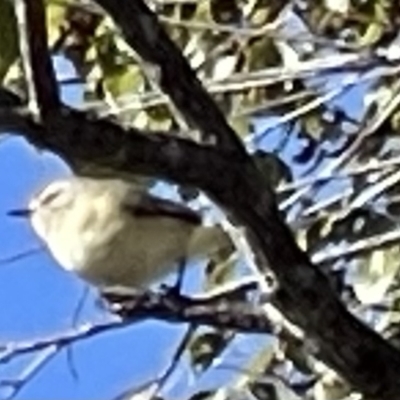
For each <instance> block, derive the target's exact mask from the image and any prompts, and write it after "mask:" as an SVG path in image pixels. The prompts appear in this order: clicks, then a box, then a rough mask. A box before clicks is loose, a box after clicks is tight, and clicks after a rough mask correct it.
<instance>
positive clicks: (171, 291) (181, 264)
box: [161, 258, 186, 298]
mask: <svg viewBox="0 0 400 400" xmlns="http://www.w3.org/2000/svg"><path fill="white" fill-rule="evenodd" d="M185 271H186V258H182V259H180V260H179V261H178V271H177V276H176V281H175V283H174V284H173V285H172V286H168V285H166V284H161V290H162V291H164V292H165V294H166V295H167V296H173V297H176V298H179V297H182V285H183V279H184V277H185Z"/></svg>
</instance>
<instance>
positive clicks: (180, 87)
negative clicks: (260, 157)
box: [96, 0, 245, 157]
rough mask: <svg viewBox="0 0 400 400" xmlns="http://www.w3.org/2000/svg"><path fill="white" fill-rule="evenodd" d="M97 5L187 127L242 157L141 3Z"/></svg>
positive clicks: (214, 107)
mask: <svg viewBox="0 0 400 400" xmlns="http://www.w3.org/2000/svg"><path fill="white" fill-rule="evenodd" d="M96 2H97V3H98V4H99V5H101V6H102V7H103V8H104V9H105V10H106V11H107V13H109V15H110V16H111V17H112V18H113V19H114V21H115V23H116V25H117V26H118V27H119V28H120V29H121V30H122V33H123V35H124V37H125V40H126V41H127V43H128V44H129V45H130V46H131V47H132V48H133V49H134V50H135V51H136V52H137V53H138V54H139V55H140V56H141V57H142V58H143V59H144V60H145V61H146V62H148V63H150V64H151V67H153V68H154V69H155V71H156V74H155V75H156V77H157V78H158V84H159V86H160V88H161V89H162V90H163V91H164V92H165V93H166V94H168V96H169V97H170V98H171V100H172V101H173V102H174V104H175V106H176V107H177V108H178V110H179V111H180V112H181V113H182V115H183V116H184V117H185V118H186V121H187V122H188V124H189V125H190V126H194V127H196V128H198V129H199V130H200V131H201V133H202V134H203V137H204V138H205V139H206V140H205V141H206V142H210V140H209V139H208V138H211V139H212V140H214V141H215V140H216V142H217V144H218V145H219V146H220V147H221V148H222V149H224V150H225V151H232V152H235V153H236V155H237V157H241V156H243V157H245V151H244V148H243V146H242V143H241V142H240V140H239V138H238V136H237V135H236V133H235V131H234V130H233V129H232V128H231V127H230V126H229V125H228V123H227V122H226V119H225V117H224V115H223V114H222V112H221V111H220V110H219V109H218V107H217V105H216V104H215V102H214V101H213V99H212V97H211V96H210V95H209V94H208V93H207V92H206V90H205V89H204V87H203V86H202V84H201V83H200V81H199V80H198V79H197V77H196V74H195V73H194V71H193V70H192V69H191V67H190V66H189V64H188V62H187V61H186V59H185V58H184V57H183V55H182V52H181V51H180V50H179V49H178V48H177V46H176V45H175V44H174V43H173V42H172V41H171V39H170V38H169V37H168V35H167V34H166V32H165V30H164V28H163V27H162V26H161V24H160V23H159V21H158V19H157V16H156V15H155V14H154V13H153V12H152V11H151V10H150V9H149V8H148V7H147V5H146V4H145V3H144V1H142V0H135V1H127V0H123V1H115V0H97V1H96ZM207 139H208V140H207Z"/></svg>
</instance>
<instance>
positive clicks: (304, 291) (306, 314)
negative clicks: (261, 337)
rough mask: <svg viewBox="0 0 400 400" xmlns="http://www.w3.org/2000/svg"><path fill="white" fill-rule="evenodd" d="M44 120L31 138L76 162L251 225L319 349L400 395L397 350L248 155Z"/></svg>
mask: <svg viewBox="0 0 400 400" xmlns="http://www.w3.org/2000/svg"><path fill="white" fill-rule="evenodd" d="M47 122H48V124H47V126H46V127H45V128H46V131H47V133H46V134H45V135H43V134H38V133H37V132H32V133H31V134H29V135H27V134H26V132H25V135H26V137H28V138H29V139H30V140H31V141H32V142H33V143H34V144H35V145H36V146H38V147H44V148H46V149H48V150H50V151H53V152H55V153H57V154H58V155H60V156H61V157H63V158H64V159H66V160H67V161H68V162H69V163H70V164H71V165H73V166H75V167H76V168H79V165H80V164H82V163H89V164H95V165H96V166H99V167H103V168H107V169H110V170H112V171H114V172H115V173H116V174H118V173H121V172H123V173H125V174H126V173H142V174H145V175H155V176H159V177H162V178H165V179H168V180H173V181H176V182H178V183H183V184H189V185H194V186H197V187H199V188H201V189H203V190H204V191H205V192H206V193H208V194H209V195H210V196H211V197H212V198H214V199H215V200H216V201H217V202H218V203H219V204H221V205H222V206H223V207H224V209H225V210H226V211H227V212H228V213H230V214H231V215H232V216H234V217H235V220H236V221H237V222H238V223H239V224H241V225H243V226H245V227H246V228H247V229H248V232H249V235H250V238H251V239H252V241H253V244H255V245H256V246H257V248H258V249H260V250H262V252H263V254H264V256H265V257H266V258H267V260H268V264H269V265H270V267H271V268H272V269H273V272H274V273H275V275H276V277H277V280H278V285H279V288H278V291H277V292H276V295H275V297H274V299H273V303H274V304H275V305H277V306H278V308H279V309H280V310H281V311H282V312H283V313H284V314H285V316H286V317H288V318H289V319H290V320H291V321H292V322H293V323H295V324H296V325H298V326H299V327H300V328H302V329H303V330H304V331H305V333H306V335H307V339H308V340H309V341H310V343H311V344H312V345H311V346H310V347H311V348H312V349H313V350H314V355H315V356H317V357H319V358H320V359H321V360H323V361H324V362H326V363H327V364H328V365H330V366H331V367H332V368H334V369H335V370H336V371H337V372H338V373H339V374H340V375H342V376H343V377H344V378H345V379H347V380H348V381H349V383H350V384H352V385H354V387H355V388H357V389H358V390H360V391H361V392H363V393H365V394H367V395H369V396H371V397H374V396H375V397H378V398H385V400H389V399H390V400H391V399H393V400H395V399H396V400H397V399H398V398H400V397H399V396H400V382H399V380H398V377H397V372H396V371H398V369H399V368H400V355H399V352H398V351H397V350H395V349H394V348H393V347H392V346H391V345H390V344H389V343H387V342H386V341H385V340H383V339H382V338H381V337H380V336H379V335H378V334H377V333H375V332H374V331H372V330H371V329H370V328H368V327H367V326H366V325H364V324H363V323H361V322H360V321H358V320H357V319H356V318H355V317H354V316H352V315H351V314H350V313H349V312H348V311H347V310H346V309H345V307H344V306H343V305H342V304H341V303H340V301H339V300H338V298H337V295H336V293H334V292H333V290H332V289H331V287H330V285H329V282H328V281H327V279H326V277H325V276H324V275H323V274H322V273H321V272H320V271H319V270H318V269H317V268H316V267H314V266H313V265H312V264H311V263H310V262H309V259H308V257H307V255H306V254H305V253H303V252H302V251H301V250H300V249H299V248H298V246H297V245H296V243H295V241H294V239H293V237H292V234H291V232H290V231H289V229H288V228H287V227H286V225H285V224H284V223H283V221H282V220H281V218H280V216H279V213H278V211H277V209H276V206H275V204H274V199H273V195H272V194H271V193H270V192H269V191H268V189H267V188H266V185H265V182H263V181H262V180H261V178H260V176H259V174H258V173H257V171H255V170H254V169H253V168H249V166H248V164H247V163H246V162H245V161H240V160H237V159H236V158H235V157H233V156H232V154H231V153H229V154H226V153H224V152H220V151H218V150H217V149H215V148H213V147H207V146H200V145H197V144H195V143H193V142H190V141H188V140H183V139H178V138H171V136H163V135H161V134H151V135H147V136H144V135H141V134H140V132H139V131H137V130H134V129H126V130H125V129H123V128H122V127H120V126H118V125H116V124H113V123H112V122H110V121H100V120H93V119H91V118H90V117H88V116H87V115H86V114H84V113H81V112H77V111H73V110H70V109H67V108H65V109H63V110H62V113H61V114H58V115H57V114H53V116H52V117H51V118H49V119H48V121H47Z"/></svg>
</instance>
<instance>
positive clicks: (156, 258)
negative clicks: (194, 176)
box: [9, 177, 230, 289]
mask: <svg viewBox="0 0 400 400" xmlns="http://www.w3.org/2000/svg"><path fill="white" fill-rule="evenodd" d="M9 214H10V215H14V216H22V217H28V218H30V221H31V224H32V227H33V229H34V231H35V232H36V233H37V235H38V236H39V237H40V238H41V239H42V240H43V242H44V243H45V244H46V246H47V248H48V249H49V251H50V253H51V254H52V255H53V257H54V258H55V259H56V260H57V262H58V263H59V264H60V265H61V266H62V267H63V268H65V269H66V270H69V271H73V272H75V273H76V274H78V275H79V276H80V277H81V278H83V279H84V280H86V281H88V282H89V283H91V284H93V285H95V286H97V287H99V288H101V289H107V288H110V287H125V288H134V289H137V288H145V287H147V286H148V285H149V284H151V283H153V282H154V281H156V280H157V279H159V278H162V277H164V276H165V275H167V274H168V273H169V272H171V271H173V270H174V268H176V267H177V266H178V265H179V262H180V261H183V260H185V259H186V258H192V257H199V256H207V255H211V254H212V253H213V252H215V251H218V250H219V249H221V248H224V247H228V246H230V240H229V239H228V237H227V235H226V234H225V232H224V231H223V230H222V229H221V228H220V227H218V226H213V227H205V226H204V225H203V224H202V220H201V217H200V215H199V214H198V213H197V212H195V211H193V210H192V209H190V208H188V207H186V206H184V205H181V204H178V203H175V202H173V201H170V200H164V199H161V198H159V197H156V196H153V195H151V194H149V193H147V192H146V191H144V190H143V189H142V188H141V187H139V186H135V185H133V184H131V183H128V182H125V181H122V180H118V179H93V178H81V177H71V178H67V179H62V180H57V181H54V182H52V183H50V184H49V185H48V186H47V187H45V188H44V189H43V190H42V191H41V192H39V193H38V194H37V195H35V196H34V197H33V198H32V200H31V201H30V203H29V206H28V208H27V209H24V210H14V211H10V212H9Z"/></svg>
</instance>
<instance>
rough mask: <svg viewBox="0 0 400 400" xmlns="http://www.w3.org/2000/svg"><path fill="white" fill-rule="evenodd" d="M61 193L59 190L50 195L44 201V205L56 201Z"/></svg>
mask: <svg viewBox="0 0 400 400" xmlns="http://www.w3.org/2000/svg"><path fill="white" fill-rule="evenodd" d="M60 193H61V190H57V191H55V192H52V193H49V194H48V195H46V196H45V197H44V198H43V199H42V205H48V204H50V203H51V202H52V201H53V200H54V199H56V198H57V197H58V196H59V195H60Z"/></svg>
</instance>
